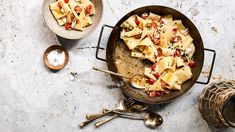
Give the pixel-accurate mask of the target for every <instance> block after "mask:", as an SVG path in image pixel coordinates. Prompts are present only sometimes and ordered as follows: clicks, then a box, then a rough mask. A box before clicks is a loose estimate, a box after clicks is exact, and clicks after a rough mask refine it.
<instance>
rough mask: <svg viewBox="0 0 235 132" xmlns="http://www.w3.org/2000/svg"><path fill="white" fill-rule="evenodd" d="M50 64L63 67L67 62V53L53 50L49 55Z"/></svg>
mask: <svg viewBox="0 0 235 132" xmlns="http://www.w3.org/2000/svg"><path fill="white" fill-rule="evenodd" d="M47 59H48V62H49V63H50V64H51V65H53V66H59V65H63V64H64V61H65V53H64V51H61V50H57V49H56V50H52V51H51V52H49V53H48V54H47Z"/></svg>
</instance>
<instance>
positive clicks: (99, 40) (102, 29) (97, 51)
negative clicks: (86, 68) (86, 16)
mask: <svg viewBox="0 0 235 132" xmlns="http://www.w3.org/2000/svg"><path fill="white" fill-rule="evenodd" d="M105 27H109V28H114V27H113V26H110V25H106V24H104V25H103V26H102V28H101V31H100V36H99V39H98V44H97V46H96V53H95V57H96V59H98V60H101V61H106V59H104V58H101V57H99V49H101V48H100V43H101V39H102V35H103V32H104V28H105Z"/></svg>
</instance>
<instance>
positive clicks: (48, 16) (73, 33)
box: [42, 0, 103, 39]
mask: <svg viewBox="0 0 235 132" xmlns="http://www.w3.org/2000/svg"><path fill="white" fill-rule="evenodd" d="M55 1H56V0H44V2H43V5H42V13H43V18H44V20H45V22H46V24H47V26H48V27H49V29H50V30H51V31H52V32H54V33H55V34H57V35H58V36H60V37H63V38H66V39H80V38H83V37H85V36H87V35H89V34H90V33H91V32H92V31H94V30H95V28H96V27H97V26H98V24H99V22H100V20H101V17H102V14H103V2H102V0H93V2H94V4H95V8H96V14H95V15H93V16H91V19H92V22H93V23H92V25H90V26H88V27H86V28H85V29H84V31H77V30H65V28H64V26H59V24H58V23H57V21H56V19H55V18H54V16H53V15H52V13H51V11H50V8H49V4H50V3H53V2H55Z"/></svg>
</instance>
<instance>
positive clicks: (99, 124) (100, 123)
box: [95, 114, 118, 128]
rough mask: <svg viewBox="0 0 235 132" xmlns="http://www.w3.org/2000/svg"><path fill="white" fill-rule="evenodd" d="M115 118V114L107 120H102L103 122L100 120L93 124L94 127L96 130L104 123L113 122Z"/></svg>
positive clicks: (116, 115)
mask: <svg viewBox="0 0 235 132" xmlns="http://www.w3.org/2000/svg"><path fill="white" fill-rule="evenodd" d="M116 117H118V114H115V115H113V116H111V117H109V118H107V119H104V120H101V121H99V122H97V123H95V126H96V128H98V127H100V126H102V125H104V124H105V123H107V122H109V121H111V120H113V119H114V118H116Z"/></svg>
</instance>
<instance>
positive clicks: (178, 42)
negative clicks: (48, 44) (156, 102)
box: [120, 12, 196, 97]
mask: <svg viewBox="0 0 235 132" xmlns="http://www.w3.org/2000/svg"><path fill="white" fill-rule="evenodd" d="M121 27H122V31H121V33H120V37H121V39H122V40H123V41H124V42H125V43H126V45H127V47H128V48H129V50H130V51H131V56H132V57H137V58H141V59H147V60H149V61H151V62H152V63H153V65H152V66H151V67H145V69H144V74H145V76H146V77H147V78H148V83H147V84H146V88H145V91H146V93H147V94H148V95H149V96H150V97H155V96H160V95H161V94H162V93H167V91H168V90H181V85H182V84H183V83H184V82H185V81H187V80H188V79H190V78H191V77H192V71H191V68H194V67H195V65H196V62H195V61H194V60H193V58H192V57H193V54H194V52H195V46H194V44H193V39H192V37H191V36H190V34H189V31H188V29H187V28H186V27H185V26H184V25H183V24H182V21H181V20H173V18H172V16H171V15H167V16H160V15H157V14H154V13H151V12H150V13H149V14H147V13H144V14H142V15H141V16H138V15H132V16H131V17H129V18H128V19H127V20H126V21H124V22H123V23H122V24H121Z"/></svg>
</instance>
